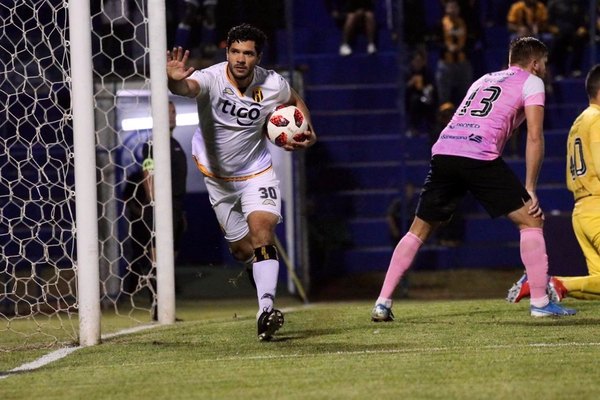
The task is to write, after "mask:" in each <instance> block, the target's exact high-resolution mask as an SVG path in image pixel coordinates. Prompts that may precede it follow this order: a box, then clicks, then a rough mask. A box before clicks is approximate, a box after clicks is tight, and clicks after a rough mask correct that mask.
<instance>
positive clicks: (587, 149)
mask: <svg viewBox="0 0 600 400" xmlns="http://www.w3.org/2000/svg"><path fill="white" fill-rule="evenodd" d="M567 187H568V188H569V190H570V191H571V192H573V195H574V197H575V201H576V202H577V201H578V200H580V199H582V198H585V197H588V196H600V106H598V105H595V104H590V105H589V107H588V108H586V109H585V110H584V111H583V112H582V113H581V114H580V115H579V116H578V117H577V119H576V120H575V122H573V126H572V127H571V130H570V131H569V137H568V139H567Z"/></svg>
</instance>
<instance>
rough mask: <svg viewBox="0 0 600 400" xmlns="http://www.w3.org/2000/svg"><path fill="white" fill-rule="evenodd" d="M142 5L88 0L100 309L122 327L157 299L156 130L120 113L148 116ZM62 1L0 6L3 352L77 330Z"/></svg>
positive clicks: (142, 316)
mask: <svg viewBox="0 0 600 400" xmlns="http://www.w3.org/2000/svg"><path fill="white" fill-rule="evenodd" d="M145 4H146V2H145V1H144V0H128V1H121V0H92V2H91V13H92V49H93V53H94V54H93V66H94V72H93V75H94V106H95V126H96V130H95V137H96V160H95V164H96V171H97V189H98V214H99V221H98V223H99V225H98V227H99V230H98V234H99V253H100V260H99V262H100V283H99V284H100V293H101V298H102V305H103V310H104V313H103V314H104V315H105V316H106V315H110V316H117V317H118V316H123V317H125V318H126V319H127V321H128V322H127V324H135V323H139V322H140V321H143V322H147V321H149V320H150V319H151V317H152V309H153V307H152V306H153V304H154V303H155V301H154V298H155V296H154V294H155V284H153V276H154V273H153V260H152V257H151V254H150V251H149V250H150V242H151V237H152V235H153V226H152V225H153V224H152V219H151V218H150V219H148V218H144V214H145V213H147V211H148V210H149V207H150V205H149V204H147V202H145V201H144V200H143V199H141V198H140V193H141V190H142V186H143V182H142V175H141V161H142V160H141V156H142V155H141V152H142V149H143V146H144V143H148V142H149V143H150V145H151V143H152V141H151V134H150V132H149V131H148V130H147V129H146V130H145V129H139V130H127V131H124V130H123V129H122V128H121V119H122V118H123V116H124V115H132V114H136V115H137V114H139V115H143V116H147V115H149V114H150V105H149V100H148V98H147V97H144V96H140V95H136V93H147V90H148V89H149V86H150V84H149V78H148V77H149V71H148V45H147V43H148V40H147V32H148V30H147V18H146V9H145V7H146V6H145ZM67 6H68V5H67V2H66V1H62V0H28V1H9V2H4V1H3V2H1V3H0V18H1V23H0V25H1V26H0V62H1V72H0V104H2V105H3V109H2V117H1V118H0V337H2V339H0V351H10V350H11V349H15V348H22V347H24V346H25V347H33V348H36V347H41V346H51V345H53V344H56V343H64V342H67V343H68V342H74V341H76V340H77V335H78V332H77V330H78V328H77V311H78V303H77V293H76V292H77V284H76V271H75V269H76V268H75V265H76V262H77V260H76V254H75V253H76V252H75V248H76V246H75V244H76V234H75V225H74V218H75V206H74V204H75V188H74V158H73V126H72V111H71V110H72V108H71V106H72V105H71V100H72V99H71V92H70V88H71V85H72V82H70V78H69V77H70V65H69V64H70V58H69V57H70V54H69V29H68V10H67ZM75 59H76V58H75ZM90 162H94V160H90ZM150 210H151V209H150ZM149 221H150V222H149Z"/></svg>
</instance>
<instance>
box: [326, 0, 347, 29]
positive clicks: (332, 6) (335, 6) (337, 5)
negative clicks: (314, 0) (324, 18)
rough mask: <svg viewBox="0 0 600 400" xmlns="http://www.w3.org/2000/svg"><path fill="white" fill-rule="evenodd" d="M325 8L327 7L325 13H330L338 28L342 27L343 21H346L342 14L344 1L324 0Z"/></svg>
mask: <svg viewBox="0 0 600 400" xmlns="http://www.w3.org/2000/svg"><path fill="white" fill-rule="evenodd" d="M324 1H325V8H326V9H327V13H328V14H329V15H331V18H332V19H333V21H334V23H335V25H336V26H337V27H338V28H342V27H343V26H344V22H345V21H346V18H345V14H344V1H343V0H324Z"/></svg>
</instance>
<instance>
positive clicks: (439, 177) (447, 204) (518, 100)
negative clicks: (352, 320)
mask: <svg viewBox="0 0 600 400" xmlns="http://www.w3.org/2000/svg"><path fill="white" fill-rule="evenodd" d="M547 57H548V51H547V48H546V46H545V45H544V44H543V43H542V42H541V41H539V40H538V39H535V38H533V37H524V38H518V39H516V40H514V41H512V42H511V45H510V50H509V56H508V59H509V67H508V68H507V69H505V70H502V71H497V72H493V73H489V74H486V75H484V76H482V77H481V78H479V79H478V80H477V81H475V82H474V83H473V84H472V85H471V87H470V88H469V90H468V91H467V93H466V95H465V97H464V99H463V101H461V102H460V106H459V107H458V109H457V111H456V113H455V114H454V116H453V118H452V120H451V121H450V123H449V124H448V126H447V127H446V128H445V129H444V130H443V131H442V132H441V134H440V137H439V139H438V141H437V142H436V143H435V144H434V145H433V148H432V151H431V152H432V158H431V162H430V170H429V173H428V175H427V178H426V180H425V183H424V186H423V189H422V190H421V197H420V199H419V204H418V205H417V211H416V216H415V218H414V220H413V222H412V225H411V226H410V229H409V231H408V233H406V235H404V237H402V239H401V240H400V243H398V246H396V248H395V249H394V253H393V254H392V257H391V260H390V265H389V268H388V271H387V274H386V276H385V280H384V282H383V286H382V288H381V292H380V294H379V297H378V298H377V301H376V302H375V306H374V307H373V310H372V311H371V319H372V320H373V321H375V322H380V321H392V320H393V319H394V316H393V314H392V310H391V308H392V303H393V301H392V296H393V294H394V290H395V289H396V287H397V286H398V283H399V282H400V279H401V278H402V276H403V275H404V274H405V272H406V271H407V270H408V269H409V268H410V266H411V264H412V263H413V261H414V259H415V257H416V255H417V252H418V251H419V249H420V248H421V246H423V243H424V242H425V241H426V240H427V239H428V238H429V237H430V236H431V234H432V233H433V232H434V231H435V230H436V228H438V227H439V226H440V225H441V224H443V223H444V221H448V220H449V219H450V218H451V217H452V214H453V213H454V211H455V209H456V208H457V206H458V204H459V203H460V202H461V201H462V200H463V199H464V197H465V195H466V194H467V193H469V192H470V193H472V194H473V195H474V197H475V198H476V199H477V200H478V201H479V202H480V203H481V204H482V205H483V206H484V208H485V209H486V210H487V211H488V213H489V214H490V216H491V217H493V218H494V217H499V216H502V215H506V216H507V217H508V218H509V219H510V220H511V221H512V222H513V223H514V224H515V226H517V227H518V229H519V230H520V232H519V234H520V244H521V246H520V251H521V259H522V261H523V264H525V268H526V270H527V274H528V277H529V280H530V287H531V291H532V296H531V307H530V314H531V316H533V317H545V316H564V315H573V314H575V310H570V309H565V308H563V307H561V306H560V305H558V304H556V303H554V302H550V301H549V299H548V296H547V294H546V284H547V282H548V258H547V255H546V243H545V240H544V233H543V222H544V213H543V211H542V209H541V207H540V204H539V201H538V198H537V195H536V187H537V180H538V174H539V171H540V168H541V164H542V161H543V158H544V140H543V130H542V129H543V122H544V103H545V94H544V93H545V92H544V91H545V88H544V82H543V80H542V78H543V77H544V75H545V73H546V60H547ZM524 120H527V151H526V154H527V156H526V167H527V168H526V173H525V184H522V183H521V182H520V181H519V179H518V177H517V176H516V174H515V173H514V172H513V171H512V170H511V169H510V168H509V167H508V165H507V164H506V163H505V162H504V160H503V159H502V156H501V154H502V151H503V149H504V145H505V144H506V141H507V140H508V138H509V136H510V134H511V133H512V131H513V127H514V126H515V125H520V124H521V123H522V122H523V121H524Z"/></svg>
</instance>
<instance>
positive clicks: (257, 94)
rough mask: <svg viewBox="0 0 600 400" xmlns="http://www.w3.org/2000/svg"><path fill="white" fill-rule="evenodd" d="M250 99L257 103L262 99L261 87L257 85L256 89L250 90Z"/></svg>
mask: <svg viewBox="0 0 600 400" xmlns="http://www.w3.org/2000/svg"><path fill="white" fill-rule="evenodd" d="M252 99H253V100H254V101H255V102H257V103H260V102H261V101H263V92H262V88H259V87H257V88H256V89H254V90H252Z"/></svg>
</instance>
